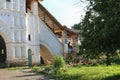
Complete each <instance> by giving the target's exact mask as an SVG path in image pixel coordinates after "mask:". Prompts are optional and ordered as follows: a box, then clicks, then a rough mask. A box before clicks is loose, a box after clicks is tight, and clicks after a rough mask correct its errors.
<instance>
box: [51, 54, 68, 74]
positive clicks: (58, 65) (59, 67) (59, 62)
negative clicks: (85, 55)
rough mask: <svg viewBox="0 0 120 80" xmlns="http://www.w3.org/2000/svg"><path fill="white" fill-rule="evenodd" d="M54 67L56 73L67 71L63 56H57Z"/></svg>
mask: <svg viewBox="0 0 120 80" xmlns="http://www.w3.org/2000/svg"><path fill="white" fill-rule="evenodd" d="M53 67H54V72H55V74H60V73H63V72H65V71H66V64H65V60H64V59H63V57H62V56H55V60H54V64H53Z"/></svg>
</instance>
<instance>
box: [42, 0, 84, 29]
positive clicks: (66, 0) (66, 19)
mask: <svg viewBox="0 0 120 80" xmlns="http://www.w3.org/2000/svg"><path fill="white" fill-rule="evenodd" d="M41 4H42V5H43V6H44V7H45V8H46V9H47V10H48V11H49V12H50V13H51V14H52V15H53V16H54V17H55V18H56V19H57V20H58V21H59V22H60V23H61V24H62V25H66V26H67V27H69V28H70V27H71V26H73V25H74V24H77V23H79V22H80V21H81V19H82V15H83V16H84V14H85V10H84V9H85V6H86V5H85V4H83V3H79V0H44V1H43V2H41Z"/></svg>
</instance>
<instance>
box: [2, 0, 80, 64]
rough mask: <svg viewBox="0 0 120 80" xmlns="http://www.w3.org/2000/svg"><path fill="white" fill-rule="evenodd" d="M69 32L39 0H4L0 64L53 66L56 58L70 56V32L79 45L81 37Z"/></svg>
mask: <svg viewBox="0 0 120 80" xmlns="http://www.w3.org/2000/svg"><path fill="white" fill-rule="evenodd" d="M42 12H44V13H42ZM51 27H52V28H51ZM67 29H68V28H64V27H63V26H62V25H61V24H59V22H58V21H57V20H56V19H55V18H54V17H53V16H52V15H51V14H50V13H49V12H48V11H47V10H46V9H45V8H44V7H43V6H42V5H41V4H40V0H1V1H0V64H6V65H8V66H9V65H36V64H38V65H39V64H42V63H45V64H51V63H52V61H53V59H54V55H64V53H67V43H66V42H65V41H66V39H67V41H68V39H69V38H68V36H67V32H68V33H69V34H68V35H70V34H73V35H74V37H75V36H76V37H75V38H74V39H73V40H76V41H75V42H77V36H78V34H77V33H75V32H73V31H70V30H67ZM73 35H70V36H73ZM73 43H74V41H73ZM75 45H76V46H77V43H75ZM76 50H77V49H76Z"/></svg>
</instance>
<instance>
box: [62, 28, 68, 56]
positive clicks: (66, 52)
mask: <svg viewBox="0 0 120 80" xmlns="http://www.w3.org/2000/svg"><path fill="white" fill-rule="evenodd" d="M62 43H63V45H64V57H65V58H66V57H67V54H68V44H67V43H68V39H67V32H66V31H65V30H64V31H62Z"/></svg>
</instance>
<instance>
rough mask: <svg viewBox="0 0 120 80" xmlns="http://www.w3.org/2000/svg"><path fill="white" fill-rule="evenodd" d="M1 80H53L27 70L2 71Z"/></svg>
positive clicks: (0, 72)
mask: <svg viewBox="0 0 120 80" xmlns="http://www.w3.org/2000/svg"><path fill="white" fill-rule="evenodd" d="M0 80H53V79H48V78H46V77H44V76H43V75H40V74H35V73H32V72H30V70H29V69H27V70H8V69H0Z"/></svg>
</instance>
